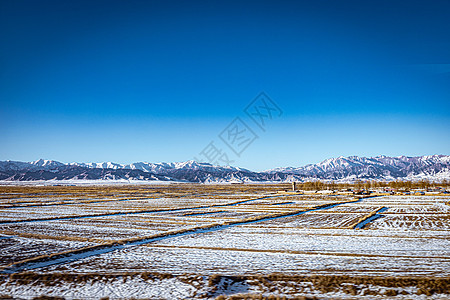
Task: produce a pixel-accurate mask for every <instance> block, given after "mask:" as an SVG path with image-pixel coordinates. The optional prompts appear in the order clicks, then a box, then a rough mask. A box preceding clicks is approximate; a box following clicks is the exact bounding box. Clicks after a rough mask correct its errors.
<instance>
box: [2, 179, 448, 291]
mask: <svg viewBox="0 0 450 300" xmlns="http://www.w3.org/2000/svg"><path fill="white" fill-rule="evenodd" d="M21 188H22V189H24V190H23V193H21V192H20V188H16V187H8V188H3V193H2V194H1V195H0V196H1V197H0V234H1V236H0V250H2V252H1V254H0V258H1V264H0V268H1V269H2V275H0V276H1V277H2V281H1V282H0V295H2V294H3V295H10V296H12V297H22V298H33V297H36V296H41V295H51V296H59V297H66V298H69V299H72V298H101V297H109V298H118V299H119V298H120V299H123V298H132V297H133V298H138V299H139V298H158V299H185V298H194V299H195V298H212V299H213V298H215V297H218V296H220V295H225V296H226V297H232V296H233V295H237V294H240V295H241V298H242V297H245V296H244V295H247V296H249V297H250V295H253V296H255V295H256V296H258V295H261V296H269V295H278V296H283V297H284V296H285V297H287V298H290V297H301V296H317V297H319V298H320V297H323V298H349V299H354V298H355V297H358V298H364V297H367V298H368V299H371V298H373V297H374V296H377V295H378V296H392V297H397V298H404V299H415V298H417V299H422V298H423V297H430V298H436V299H440V298H441V299H446V298H448V297H449V296H450V295H449V293H448V290H449V278H450V236H449V232H450V226H449V222H450V221H449V215H450V210H449V207H450V206H448V204H447V203H448V201H449V197H434V196H418V197H417V196H406V197H398V196H387V197H386V196H385V197H372V198H362V199H357V198H354V197H353V196H336V195H318V194H313V195H301V194H283V193H277V191H278V190H280V189H281V188H280V187H279V186H275V185H273V186H271V185H254V186H252V185H238V186H226V185H218V186H212V185H211V186H209V185H206V186H205V185H172V186H152V187H151V188H149V187H148V186H133V187H129V186H115V187H104V186H103V187H84V188H82V187H26V188H25V187H21ZM8 189H9V190H8ZM68 285H70V286H71V287H72V288H70V289H67V286H68ZM256 296H255V297H256ZM258 297H259V296H258Z"/></svg>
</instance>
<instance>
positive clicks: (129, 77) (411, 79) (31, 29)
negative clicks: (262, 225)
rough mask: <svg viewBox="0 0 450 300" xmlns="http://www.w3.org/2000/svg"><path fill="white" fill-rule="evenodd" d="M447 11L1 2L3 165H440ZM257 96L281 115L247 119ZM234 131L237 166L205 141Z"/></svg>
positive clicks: (410, 5) (382, 4) (448, 64)
mask: <svg viewBox="0 0 450 300" xmlns="http://www.w3.org/2000/svg"><path fill="white" fill-rule="evenodd" d="M449 15H450V1H444V0H441V1H439V0H436V1H425V0H424V1H384V0H381V1H331V0H330V1H321V0H319V1H112V0H108V1H106V0H105V1H63V0H58V1H45V0H41V1H22V0H14V1H13V0H1V1H0V43H1V44H0V105H1V106H0V126H1V130H0V141H1V142H0V160H6V159H11V160H22V161H30V160H36V159H38V158H46V159H54V160H59V161H62V162H72V161H85V162H88V161H115V162H119V163H130V162H136V161H149V162H161V161H165V162H170V161H185V160H190V159H192V158H193V157H194V156H198V154H199V152H200V151H202V149H204V148H205V147H206V146H207V145H208V144H209V143H210V142H211V141H213V142H214V143H215V145H216V146H217V147H218V148H220V149H222V151H223V152H226V153H228V154H229V158H230V159H232V160H234V163H233V164H234V165H238V166H242V167H246V168H250V169H252V170H263V169H269V168H274V167H280V166H300V165H304V164H307V163H317V162H319V161H321V160H323V159H326V158H329V157H337V156H340V155H344V156H349V155H361V156H376V155H381V154H385V155H393V156H397V155H409V156H414V155H428V154H450V151H449V150H450V138H449V132H450V22H449ZM261 91H265V92H266V93H267V95H269V96H270V97H271V98H272V99H273V101H274V102H276V104H277V105H278V106H279V108H280V109H281V110H282V111H283V114H282V115H281V116H280V117H274V119H273V120H269V121H270V122H267V124H266V125H267V126H266V131H262V130H261V129H260V128H259V127H257V126H256V124H255V123H253V121H252V120H251V119H250V118H249V117H248V116H246V114H245V113H244V109H245V107H246V106H247V105H248V104H249V103H250V102H251V101H252V100H253V99H254V98H255V97H256V96H257V95H258V94H259V93H260V92H261ZM236 117H240V118H241V119H242V120H243V121H244V122H245V123H246V124H247V125H248V126H249V127H250V128H251V129H252V130H253V131H254V133H255V134H256V135H257V136H258V139H256V140H255V141H254V142H253V143H252V144H251V145H249V146H248V148H247V149H246V150H245V151H243V152H242V154H241V156H240V157H237V156H236V155H234V154H233V152H231V151H230V150H229V149H228V148H227V146H226V145H225V144H224V143H223V141H222V140H221V139H220V138H219V137H218V135H219V134H220V133H221V132H222V131H223V130H224V129H225V128H226V127H227V126H228V125H229V123H230V122H232V121H233V120H234V119H235V118H236Z"/></svg>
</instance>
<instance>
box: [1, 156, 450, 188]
mask: <svg viewBox="0 0 450 300" xmlns="http://www.w3.org/2000/svg"><path fill="white" fill-rule="evenodd" d="M368 179H372V180H396V179H401V180H420V179H429V180H442V179H447V180H449V179H450V155H429V156H417V157H407V156H398V157H388V156H377V157H370V158H367V157H358V156H350V157H343V156H341V157H338V158H330V159H326V160H324V161H323V162H321V163H318V164H310V165H306V166H303V167H298V168H294V167H287V168H277V169H272V170H267V171H264V172H253V171H250V170H247V169H243V168H238V167H232V166H214V165H211V164H208V163H199V162H195V161H187V162H180V163H148V162H138V163H132V164H117V163H112V162H104V163H69V164H65V163H61V162H58V161H53V160H43V159H39V160H36V161H32V162H19V161H9V160H8V161H0V180H3V181H36V180H144V181H155V180H158V181H181V182H203V183H208V182H267V181H272V182H289V181H308V180H334V181H341V182H342V181H347V182H350V181H354V180H368Z"/></svg>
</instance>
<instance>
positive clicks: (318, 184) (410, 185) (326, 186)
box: [296, 179, 450, 191]
mask: <svg viewBox="0 0 450 300" xmlns="http://www.w3.org/2000/svg"><path fill="white" fill-rule="evenodd" d="M435 187H442V188H445V189H447V188H449V187H450V182H449V181H447V180H445V179H444V180H442V181H441V182H434V181H430V180H420V181H403V180H395V181H376V180H367V181H360V180H357V181H355V182H353V183H336V182H325V181H320V180H318V181H307V182H296V189H298V190H306V191H311V190H344V189H352V190H354V189H357V190H362V189H365V190H370V189H379V188H391V189H429V188H435Z"/></svg>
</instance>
